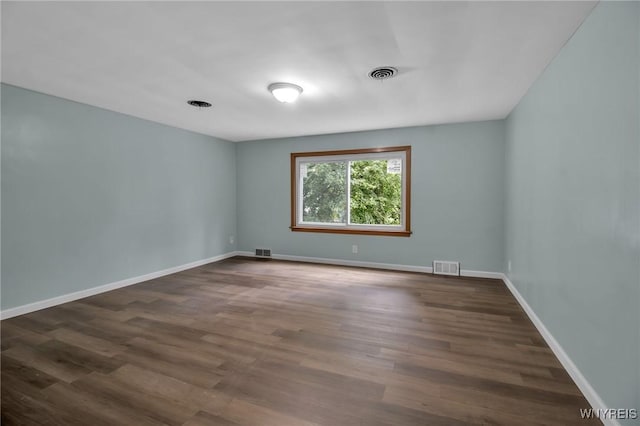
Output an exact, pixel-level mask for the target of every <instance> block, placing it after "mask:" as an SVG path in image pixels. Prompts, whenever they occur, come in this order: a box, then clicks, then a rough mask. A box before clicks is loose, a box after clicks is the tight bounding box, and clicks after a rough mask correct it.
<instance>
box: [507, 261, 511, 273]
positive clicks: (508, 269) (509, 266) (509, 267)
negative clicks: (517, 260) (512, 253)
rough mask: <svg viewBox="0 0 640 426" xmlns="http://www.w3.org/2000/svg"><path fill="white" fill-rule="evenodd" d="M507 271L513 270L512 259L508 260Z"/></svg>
mask: <svg viewBox="0 0 640 426" xmlns="http://www.w3.org/2000/svg"><path fill="white" fill-rule="evenodd" d="M507 272H511V261H508V262H507Z"/></svg>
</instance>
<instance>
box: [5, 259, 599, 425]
mask: <svg viewBox="0 0 640 426" xmlns="http://www.w3.org/2000/svg"><path fill="white" fill-rule="evenodd" d="M1 369H2V392H1V393H2V424H4V425H13V424H18V425H29V424H47V425H74V424H78V425H92V426H94V425H95V426H97V425H110V426H112V425H157V424H167V425H189V426H195V425H267V426H269V425H273V426H285V425H327V426H342V425H366V426H376V425H395V426H398V425H457V424H503V425H510V426H511V425H529V424H531V425H543V424H544V425H551V424H553V425H570V424H579V425H586V424H600V423H599V422H595V421H586V420H580V418H579V409H580V408H587V407H588V403H587V402H586V400H585V399H584V398H583V396H582V395H581V394H580V392H579V391H578V389H577V388H576V386H575V385H574V383H573V382H572V381H571V379H570V378H569V376H568V375H567V373H566V372H565V370H564V369H563V368H562V366H561V365H560V363H559V362H558V361H557V359H556V358H555V357H554V355H553V354H552V352H551V351H550V350H549V348H548V347H547V346H546V344H545V343H544V341H543V340H542V338H541V336H540V335H539V334H538V332H537V331H536V330H535V328H534V327H533V325H532V324H531V322H530V321H529V320H528V319H527V317H526V315H525V314H524V312H523V311H522V310H521V308H520V307H519V306H518V304H517V303H516V301H515V299H514V298H513V297H512V296H511V295H510V294H509V292H508V290H507V289H506V288H505V286H504V285H503V284H502V283H501V282H500V281H497V280H488V279H464V278H446V277H434V276H431V275H427V274H416V273H405V272H391V271H378V270H368V269H356V268H346V267H336V266H325V265H312V264H303V263H289V262H282V261H258V260H254V259H247V258H233V259H229V260H226V261H223V262H219V263H215V264H210V265H206V266H202V267H199V268H195V269H191V270H189V271H185V272H181V273H178V274H174V275H171V276H167V277H163V278H159V279H156V280H152V281H148V282H145V283H142V284H138V285H135V286H131V287H127V288H123V289H120V290H116V291H112V292H109V293H104V294H101V295H98V296H93V297H90V298H86V299H82V300H80V301H76V302H72V303H67V304H65V305H60V306H57V307H54V308H50V309H46V310H42V311H38V312H34V313H31V314H28V315H23V316H20V317H16V318H12V319H8V320H5V321H2V368H1Z"/></svg>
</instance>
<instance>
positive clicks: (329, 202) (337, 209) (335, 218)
mask: <svg viewBox="0 0 640 426" xmlns="http://www.w3.org/2000/svg"><path fill="white" fill-rule="evenodd" d="M300 180H301V181H302V198H303V200H302V221H303V222H316V223H347V162H346V161H338V162H332V163H301V164H300Z"/></svg>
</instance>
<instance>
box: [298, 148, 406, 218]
mask: <svg viewBox="0 0 640 426" xmlns="http://www.w3.org/2000/svg"><path fill="white" fill-rule="evenodd" d="M347 167H349V173H350V182H351V185H350V191H349V192H350V200H349V203H347ZM302 190H303V194H302V195H303V221H304V222H319V223H346V222H347V208H350V222H351V223H354V224H367V225H400V224H401V215H402V213H401V212H402V207H401V206H402V178H401V174H400V173H399V172H396V173H394V172H393V171H392V172H390V171H389V168H388V167H387V160H357V161H336V162H321V163H320V162H319V163H307V164H306V165H305V166H304V176H303V185H302Z"/></svg>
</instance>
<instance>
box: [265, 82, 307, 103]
mask: <svg viewBox="0 0 640 426" xmlns="http://www.w3.org/2000/svg"><path fill="white" fill-rule="evenodd" d="M268 89H269V91H270V92H271V94H272V95H273V97H274V98H276V99H277V100H278V101H280V102H283V103H287V104H290V103H293V102H295V101H296V99H298V96H300V94H301V93H302V87H300V86H298V85H296V84H291V83H272V84H270V85H269V87H268Z"/></svg>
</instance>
